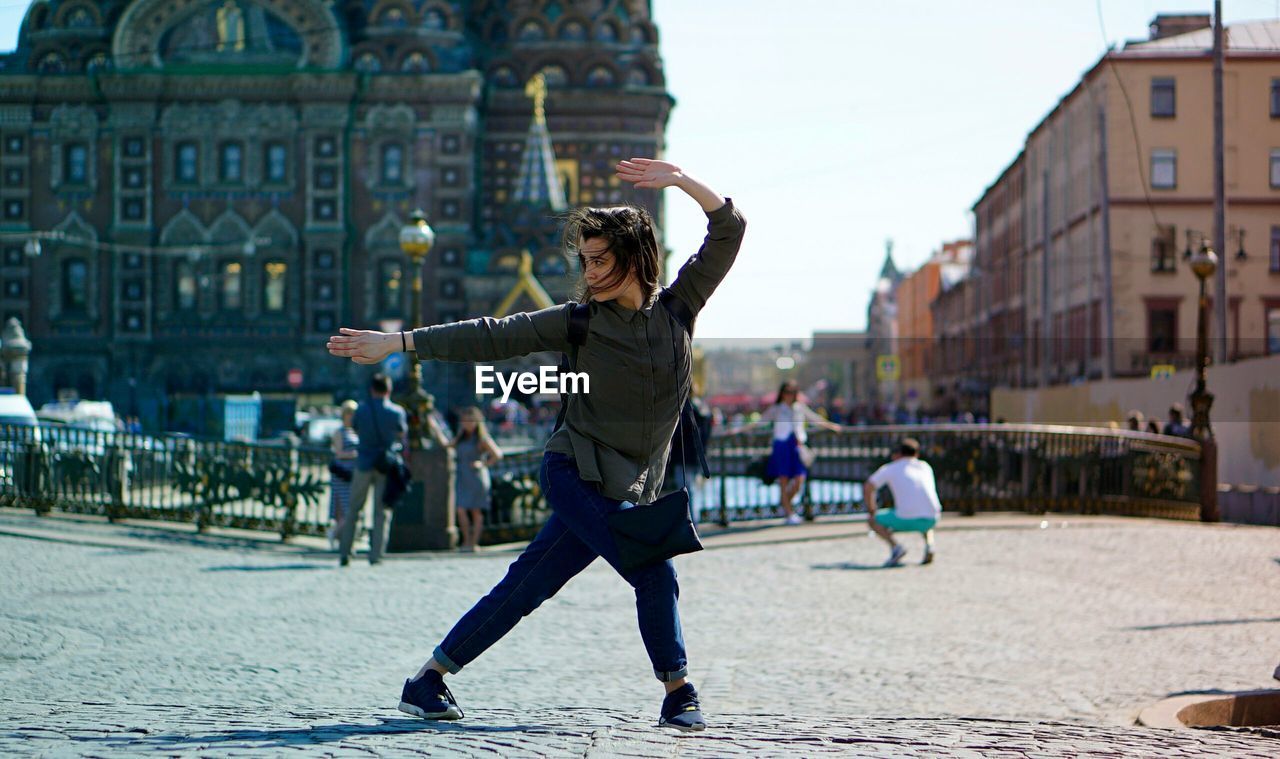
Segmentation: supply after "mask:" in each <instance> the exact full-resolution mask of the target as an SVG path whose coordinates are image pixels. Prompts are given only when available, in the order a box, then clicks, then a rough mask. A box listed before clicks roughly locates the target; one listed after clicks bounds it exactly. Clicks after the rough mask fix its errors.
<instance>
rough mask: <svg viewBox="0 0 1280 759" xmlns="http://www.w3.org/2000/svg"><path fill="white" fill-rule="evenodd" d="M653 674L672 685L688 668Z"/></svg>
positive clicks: (687, 673) (686, 674)
mask: <svg viewBox="0 0 1280 759" xmlns="http://www.w3.org/2000/svg"><path fill="white" fill-rule="evenodd" d="M436 661H440V660H439V659H438V658H437V659H436ZM440 663H441V664H443V663H444V662H440ZM653 674H654V676H656V677H657V678H658V680H659V681H661V682H664V683H672V682H675V681H676V680H679V679H680V678H682V677H688V676H689V668H688V667H681V668H680V669H677V670H675V671H674V672H663V671H661V670H657V669H655V670H654V671H653Z"/></svg>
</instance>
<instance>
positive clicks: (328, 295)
mask: <svg viewBox="0 0 1280 759" xmlns="http://www.w3.org/2000/svg"><path fill="white" fill-rule="evenodd" d="M316 300H318V301H331V300H333V283H332V282H323V281H322V282H317V283H316Z"/></svg>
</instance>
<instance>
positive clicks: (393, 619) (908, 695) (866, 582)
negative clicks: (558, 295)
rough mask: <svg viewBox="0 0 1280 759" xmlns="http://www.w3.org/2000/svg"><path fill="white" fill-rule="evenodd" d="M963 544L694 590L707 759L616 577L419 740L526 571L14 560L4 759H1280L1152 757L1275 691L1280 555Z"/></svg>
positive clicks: (993, 537)
mask: <svg viewBox="0 0 1280 759" xmlns="http://www.w3.org/2000/svg"><path fill="white" fill-rule="evenodd" d="M948 521H949V522H950V523H952V524H953V525H963V527H964V529H958V530H948V531H944V532H943V533H942V534H941V535H940V537H939V559H938V561H937V562H936V563H935V564H933V565H932V566H928V567H920V566H914V565H909V566H906V567H903V568H901V569H893V570H880V569H876V568H875V567H876V565H878V564H879V562H880V561H882V560H883V558H884V553H885V551H884V549H883V546H882V545H880V544H879V543H878V541H873V540H871V539H868V538H866V537H865V536H862V535H860V534H859V536H858V537H846V538H843V539H831V540H816V541H810V542H798V543H782V544H755V545H743V546H737V547H729V548H724V549H722V550H711V551H707V552H704V553H703V554H699V555H697V556H693V557H686V558H683V559H681V560H679V561H678V563H677V564H678V567H679V569H680V581H681V611H682V617H683V622H684V627H685V636H686V641H687V643H688V648H689V654H690V661H691V670H692V677H693V679H694V682H695V683H696V684H697V685H698V688H699V690H700V692H701V693H702V696H703V705H704V710H705V711H706V713H707V715H708V717H709V719H711V720H712V722H713V723H714V729H713V730H712V731H710V734H709V735H707V736H696V737H693V738H680V739H677V738H676V737H675V736H672V735H669V734H667V733H657V734H655V733H654V732H653V731H652V729H651V728H650V727H649V726H650V725H651V724H652V722H653V721H654V719H655V718H656V709H657V706H658V701H659V700H660V693H661V692H660V689H659V686H658V684H657V683H656V682H654V681H653V680H652V679H651V678H652V676H651V674H649V667H648V662H647V659H646V657H645V655H644V649H643V646H642V645H641V643H640V639H639V634H638V633H637V631H636V627H635V620H634V615H635V612H634V605H633V601H632V597H631V593H630V592H629V590H628V589H627V588H626V586H625V584H624V583H623V582H622V581H621V580H620V579H618V578H617V577H616V576H615V575H613V574H612V572H611V571H610V570H609V569H608V568H607V567H606V566H604V565H602V564H597V565H593V566H592V567H591V568H589V569H588V570H587V571H586V572H585V573H583V575H582V576H580V577H578V578H577V579H575V580H574V581H572V582H571V583H570V584H569V585H568V586H567V587H566V588H565V589H564V591H562V593H561V594H560V595H559V596H557V597H556V598H554V599H552V600H551V601H549V602H547V603H546V604H544V605H543V607H542V608H541V609H539V610H538V611H537V612H536V613H534V614H533V615H531V616H530V617H529V618H528V619H526V620H525V621H524V622H522V623H521V625H520V626H519V627H517V629H516V630H515V631H514V632H513V633H512V634H511V635H510V636H508V637H507V638H506V639H504V640H503V641H501V642H500V643H499V644H498V645H497V646H496V647H494V648H493V649H492V650H490V651H489V652H488V653H487V654H486V655H485V656H483V657H481V658H480V659H479V660H477V661H476V662H475V663H474V664H472V666H470V667H468V669H467V670H466V671H464V672H463V673H461V674H460V675H458V676H457V677H454V678H452V679H451V681H450V683H451V686H452V688H453V691H454V693H456V694H457V695H458V697H459V698H460V700H461V701H462V704H463V706H464V707H465V708H467V710H468V718H467V719H466V720H465V721H463V722H462V723H460V724H459V725H454V726H443V727H432V726H430V725H425V724H424V723H422V722H420V721H414V720H410V721H406V720H402V719H400V716H401V715H399V713H398V712H396V711H394V706H395V702H396V700H397V697H398V695H399V688H400V684H401V682H402V681H403V679H404V678H405V677H406V676H407V675H408V674H410V673H412V672H413V671H414V670H416V669H417V667H418V666H419V665H420V664H421V662H422V661H423V659H424V658H425V657H426V656H427V655H428V654H429V653H430V650H431V648H432V647H433V646H434V645H435V644H436V643H437V642H438V641H439V639H440V638H441V637H442V636H443V635H444V633H445V632H446V631H447V630H448V628H449V626H450V625H451V623H452V622H453V621H454V620H455V619H456V618H457V617H458V616H459V615H460V614H462V613H463V612H464V611H466V609H467V608H468V607H469V606H470V605H471V604H472V603H473V602H474V601H475V600H476V599H477V598H478V597H479V596H480V595H481V594H483V593H484V592H485V591H486V590H487V589H488V588H489V587H490V586H491V585H492V584H493V583H494V582H496V581H497V580H498V579H499V578H500V577H501V576H502V574H503V572H504V570H505V568H506V565H507V563H508V562H509V561H510V560H511V558H512V555H511V554H498V553H489V554H485V553H481V554H478V555H476V556H458V555H451V556H445V557H434V558H430V559H427V560H415V559H392V560H389V561H387V562H384V563H383V564H382V565H380V566H378V567H370V566H368V565H367V564H366V563H363V562H355V563H353V565H352V566H351V567H349V568H347V569H346V570H339V569H337V568H336V567H335V566H334V563H333V561H332V560H331V557H329V556H324V555H320V554H316V553H314V552H311V553H300V554H281V553H275V552H271V551H264V550H255V549H249V548H244V547H242V546H239V545H237V544H225V543H220V544H217V545H218V546H219V547H216V548H214V547H209V546H204V545H202V544H201V543H200V541H199V540H191V541H188V540H182V541H176V540H175V541H169V542H164V541H150V542H147V543H143V542H140V541H135V542H134V543H129V542H128V541H112V540H104V541H101V542H100V543H99V544H96V545H89V544H84V542H81V543H80V544H66V543H61V542H57V541H50V540H30V539H23V538H18V537H13V536H7V535H0V578H3V580H2V581H0V694H2V695H0V754H6V753H9V752H15V751H17V752H40V753H48V754H55V755H56V754H93V755H113V754H114V755H126V754H136V753H138V752H140V751H147V750H154V751H156V752H159V753H165V754H173V753H183V754H186V753H201V754H204V753H206V751H205V749H204V748H203V747H206V746H208V747H213V748H212V749H211V750H212V751H214V753H235V751H236V750H237V747H241V748H252V747H257V748H263V747H275V748H278V749H285V748H302V749H310V750H313V751H315V752H317V753H342V752H345V751H350V752H351V753H356V752H359V753H362V754H366V755H367V754H368V753H369V752H370V751H374V752H378V753H387V754H395V753H399V752H403V753H413V752H418V753H431V754H433V755H434V754H437V753H442V752H445V751H446V750H448V751H455V752H458V753H460V754H467V753H474V754H481V753H492V752H494V751H496V752H498V753H500V754H503V755H505V754H508V753H512V754H518V753H520V752H525V753H556V754H559V753H577V754H581V755H608V754H630V755H671V754H674V753H676V752H677V751H678V752H679V753H680V754H681V755H694V756H696V755H708V756H711V755H725V754H734V753H740V754H749V755H763V754H769V753H781V752H784V751H792V752H795V753H801V754H809V755H812V754H819V753H822V752H836V751H841V752H849V753H856V754H868V755H886V754H892V755H905V756H912V755H921V756H924V755H930V756H965V755H975V756H976V755H983V756H1001V755H1008V756H1024V755H1033V754H1034V751H1033V749H1032V747H1038V748H1036V749H1035V751H1039V752H1042V753H1043V754H1045V755H1062V754H1071V755H1084V756H1092V755H1104V754H1105V752H1106V751H1113V752H1114V753H1119V754H1121V755H1132V756H1184V755H1194V754H1197V753H1198V754H1201V755H1203V754H1206V753H1212V754H1221V755H1226V756H1276V755H1278V754H1280V742H1277V741H1275V740H1272V739H1269V738H1266V737H1259V736H1255V735H1239V734H1231V733H1216V732H1203V731H1197V732H1193V733H1169V732H1164V731H1150V730H1145V729H1140V728H1133V727H1128V725H1130V724H1131V723H1132V720H1133V718H1134V716H1135V715H1136V713H1137V711H1138V710H1139V709H1141V708H1143V707H1145V706H1148V705H1150V704H1151V703H1153V702H1155V701H1157V700H1159V699H1161V698H1164V697H1165V696H1167V695H1170V694H1173V693H1184V692H1191V691H1202V690H1212V689H1223V690H1246V689H1254V688H1265V687H1269V686H1272V685H1274V681H1272V680H1271V679H1270V676H1271V672H1272V670H1273V669H1274V668H1275V666H1276V663H1277V662H1278V661H1280V643H1278V640H1280V637H1278V636H1277V633H1278V632H1280V532H1277V531H1276V530H1275V529H1272V528H1256V527H1235V526H1204V525H1198V524H1182V523H1174V522H1158V521H1145V520H1121V519H1103V520H1097V519H1093V520H1071V519H1066V520H1063V519H1049V520H1047V521H1046V522H1045V523H1044V524H1045V525H1046V528H1044V529H1041V528H1040V525H1041V520H1040V519H1039V518H1030V517H1023V518H1013V519H1009V518H1005V519H1004V520H1003V521H1001V522H999V523H997V522H995V521H991V520H986V521H984V518H981V517H980V518H976V519H968V520H962V519H960V518H956V517H952V518H950V519H949V520H948ZM984 526H985V527H989V529H984ZM55 527H56V526H55ZM55 527H50V528H49V529H55ZM108 529H120V528H108ZM776 529H777V530H779V532H778V534H780V535H784V536H785V535H786V534H788V533H787V532H786V530H787V529H788V528H776ZM793 529H800V528H793ZM791 534H795V533H791ZM913 537H914V536H908V537H907V538H906V541H907V544H908V546H909V547H910V548H911V549H912V554H910V555H909V557H908V558H909V559H912V558H915V559H918V558H919V545H918V543H917V542H913V541H912V538H913ZM780 713H781V714H785V715H787V716H786V718H785V719H782V720H779V719H777V718H775V717H773V716H767V715H777V714H780ZM752 715H756V716H752ZM1061 723H1067V724H1061ZM1001 751H1005V752H1007V753H1005V754H1001V753H999V752H1001ZM1091 752H1092V753H1091Z"/></svg>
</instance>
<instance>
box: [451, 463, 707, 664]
mask: <svg viewBox="0 0 1280 759" xmlns="http://www.w3.org/2000/svg"><path fill="white" fill-rule="evenodd" d="M538 481H539V482H540V483H541V485H542V492H543V494H544V495H545V496H546V498H547V503H548V504H549V505H550V506H551V512H552V513H551V517H550V518H548V519H547V522H546V524H544V525H543V526H542V529H541V530H540V531H539V532H538V535H537V537H535V538H534V539H533V542H532V543H530V544H529V546H528V548H525V549H524V553H522V554H520V557H519V558H517V559H516V560H515V561H514V562H513V563H512V564H511V566H510V567H509V568H508V569H507V576H506V577H504V578H502V580H501V581H500V582H499V583H498V584H497V585H495V586H494V588H493V590H491V591H489V594H488V595H486V596H485V597H484V598H482V599H480V601H479V602H478V603H476V605H475V606H473V607H471V611H468V612H467V613H466V614H464V615H463V616H462V619H460V620H458V622H457V624H455V625H454V626H453V629H452V630H450V631H449V634H448V635H446V636H445V639H444V641H443V642H442V643H441V644H440V645H439V646H437V647H436V650H435V652H434V653H433V654H432V656H433V657H434V658H435V660H436V661H437V662H439V663H440V664H442V665H444V667H445V668H447V669H448V670H449V671H450V672H458V671H459V670H461V669H462V668H463V667H465V666H466V665H467V664H470V663H471V662H472V661H474V660H475V659H476V657H478V656H479V655H480V654H482V653H484V651H485V650H486V649H488V648H489V646H492V645H493V644H494V643H497V642H498V640H499V639H501V638H502V636H504V635H506V634H507V633H508V632H510V631H511V628H513V627H515V626H516V623H517V622H519V621H520V619H521V618H522V617H525V616H527V615H528V614H530V613H531V612H532V611H533V610H534V609H536V608H538V606H539V605H541V604H542V602H543V601H546V600H547V599H548V598H551V597H552V596H554V595H555V594H556V592H557V591H559V590H560V588H562V587H564V584H565V583H567V582H568V581H569V580H570V579H572V578H573V577H574V576H575V575H577V574H578V573H579V572H581V571H582V570H584V569H586V568H587V566H588V565H590V564H591V562H593V561H595V559H596V557H597V556H601V557H603V558H604V560H605V561H607V562H609V564H610V565H611V566H612V567H613V568H614V569H615V570H617V569H618V548H617V546H616V545H615V544H614V542H613V534H612V533H611V532H609V526H608V524H607V523H606V522H605V515H607V514H610V513H612V512H614V511H617V510H619V509H621V508H622V507H623V506H622V504H623V501H617V500H614V499H612V498H606V497H605V496H603V495H601V494H600V492H599V490H597V488H596V486H595V484H593V483H590V482H585V481H583V479H582V478H581V477H579V476H578V466H577V464H576V463H574V461H573V459H572V458H570V457H568V456H566V455H564V454H562V453H547V454H546V455H545V456H543V458H542V468H541V470H540V471H539V472H538ZM618 573H619V574H621V575H622V577H623V579H624V580H626V581H627V582H628V583H630V584H631V587H633V588H635V592H636V613H637V616H638V617H639V620H640V638H641V639H642V640H643V641H644V647H645V650H646V651H648V652H649V661H650V662H652V664H653V673H654V675H656V676H657V678H658V679H659V680H661V681H663V682H671V681H674V680H679V679H680V678H682V677H684V676H686V675H687V674H688V669H687V668H686V665H687V664H688V660H687V659H686V658H685V650H684V636H683V635H682V634H681V632H680V614H679V612H678V611H677V609H676V601H677V599H679V597H680V586H679V585H677V584H676V570H675V565H673V564H672V563H671V561H669V560H668V561H665V562H663V563H661V564H653V565H650V566H647V567H643V568H641V569H637V570H634V571H631V572H622V571H621V570H618Z"/></svg>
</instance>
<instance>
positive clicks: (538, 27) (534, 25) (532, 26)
mask: <svg viewBox="0 0 1280 759" xmlns="http://www.w3.org/2000/svg"><path fill="white" fill-rule="evenodd" d="M516 38H517V39H519V40H520V41H521V42H541V41H543V40H545V39H546V38H547V30H546V29H543V28H542V24H540V23H538V22H537V21H534V20H533V19H529V20H528V21H526V22H524V23H523V24H521V25H520V31H519V32H516Z"/></svg>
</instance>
